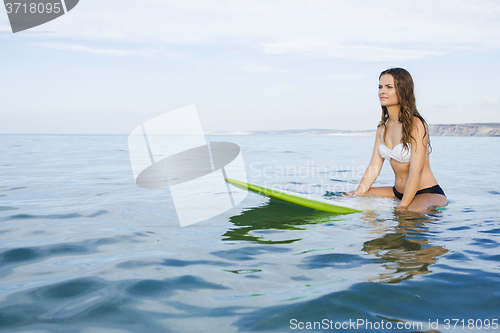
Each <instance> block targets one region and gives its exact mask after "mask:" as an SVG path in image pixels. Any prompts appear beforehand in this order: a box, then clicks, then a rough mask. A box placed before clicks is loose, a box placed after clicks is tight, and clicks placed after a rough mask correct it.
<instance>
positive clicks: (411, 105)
mask: <svg viewBox="0 0 500 333" xmlns="http://www.w3.org/2000/svg"><path fill="white" fill-rule="evenodd" d="M385 74H389V75H392V77H393V78H394V88H395V89H396V94H397V96H398V101H399V105H400V109H399V119H398V120H399V122H400V123H401V124H403V130H402V131H403V133H402V134H403V135H402V139H401V141H402V143H403V147H404V150H409V149H410V144H411V140H413V141H415V138H414V137H413V136H412V135H411V131H412V129H413V122H414V117H417V118H418V119H420V121H421V122H422V124H424V130H425V132H424V140H425V137H426V136H427V134H428V127H429V125H428V124H427V122H426V121H425V119H424V118H423V117H422V116H421V115H420V113H419V112H418V110H417V105H416V101H415V93H414V92H413V79H412V77H411V75H410V73H409V72H408V71H407V70H406V69H404V68H389V69H386V70H385V71H383V72H382V73H380V76H379V77H378V79H379V80H380V78H381V77H382V75H385ZM388 120H389V112H388V111H387V107H385V106H382V120H381V122H380V124H379V126H380V125H382V126H384V132H385V129H386V123H387V121H388ZM384 142H385V135H384ZM424 142H425V141H424ZM427 147H428V148H429V149H430V147H431V142H430V139H429V138H427Z"/></svg>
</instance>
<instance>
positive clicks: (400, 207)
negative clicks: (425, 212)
mask: <svg viewBox="0 0 500 333" xmlns="http://www.w3.org/2000/svg"><path fill="white" fill-rule="evenodd" d="M398 210H408V206H401V205H399V206H398Z"/></svg>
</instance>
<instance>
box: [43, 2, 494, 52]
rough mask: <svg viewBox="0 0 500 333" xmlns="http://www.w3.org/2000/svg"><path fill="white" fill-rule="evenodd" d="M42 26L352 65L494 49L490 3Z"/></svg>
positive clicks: (131, 9)
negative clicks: (344, 60)
mask: <svg viewBox="0 0 500 333" xmlns="http://www.w3.org/2000/svg"><path fill="white" fill-rule="evenodd" d="M49 24H50V29H51V30H53V29H55V30H57V31H58V35H59V36H61V37H68V38H78V39H84V40H105V41H109V40H112V41H128V42H137V43H138V47H140V43H145V42H146V43H160V44H202V45H232V46H241V47H244V48H249V49H259V50H261V51H262V52H265V53H272V54H301V55H304V56H310V57H333V58H337V57H340V58H348V59H355V60H359V61H373V60H405V59H421V58H424V57H429V56H436V55H440V54H445V53H449V52H453V51H454V50H457V49H463V48H472V49H479V50H485V49H495V48H500V2H498V1H495V0H454V1H451V0H450V1H433V0H421V1H398V0H387V1H383V2H375V1H371V0H360V1H331V0H307V1H306V0H239V1H233V0H183V1H178V0H141V1H140V2H137V1H132V0H106V1H102V0H86V1H82V2H80V4H79V5H78V7H76V8H75V10H73V11H71V12H70V13H68V14H67V15H65V16H63V17H61V18H60V19H58V20H54V21H52V23H49ZM47 28H49V27H47ZM47 28H42V29H47ZM107 52H108V51H106V53H107ZM125 53H126V52H125ZM109 54H121V53H120V52H117V51H109Z"/></svg>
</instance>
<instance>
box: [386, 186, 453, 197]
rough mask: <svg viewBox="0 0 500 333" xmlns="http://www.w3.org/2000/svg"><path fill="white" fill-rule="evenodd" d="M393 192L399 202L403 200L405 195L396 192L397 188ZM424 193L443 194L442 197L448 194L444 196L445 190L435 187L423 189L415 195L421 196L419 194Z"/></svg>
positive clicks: (393, 188)
mask: <svg viewBox="0 0 500 333" xmlns="http://www.w3.org/2000/svg"><path fill="white" fill-rule="evenodd" d="M392 191H393V192H394V195H395V196H396V198H398V199H399V200H401V199H403V193H401V192H399V191H398V190H396V186H393V187H392ZM423 193H435V194H442V195H444V196H446V194H444V191H443V189H442V188H441V186H439V185H434V186H431V187H428V188H424V189H421V190H419V191H417V193H415V195H419V194H423Z"/></svg>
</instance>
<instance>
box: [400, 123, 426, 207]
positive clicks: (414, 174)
mask: <svg viewBox="0 0 500 333" xmlns="http://www.w3.org/2000/svg"><path fill="white" fill-rule="evenodd" d="M425 133H426V131H425V128H424V124H423V123H422V121H420V119H418V118H415V125H414V126H413V130H412V136H413V137H414V138H415V141H412V143H411V160H410V173H409V175H408V180H407V182H406V186H405V191H404V193H403V199H401V203H400V204H399V208H403V209H405V208H406V207H408V206H409V205H410V203H411V202H412V201H413V198H415V193H417V190H418V188H419V187H420V180H421V179H422V171H423V169H424V163H425V155H426V153H427V142H428V139H429V138H428V136H427V135H426V136H425V137H424V134H425Z"/></svg>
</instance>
